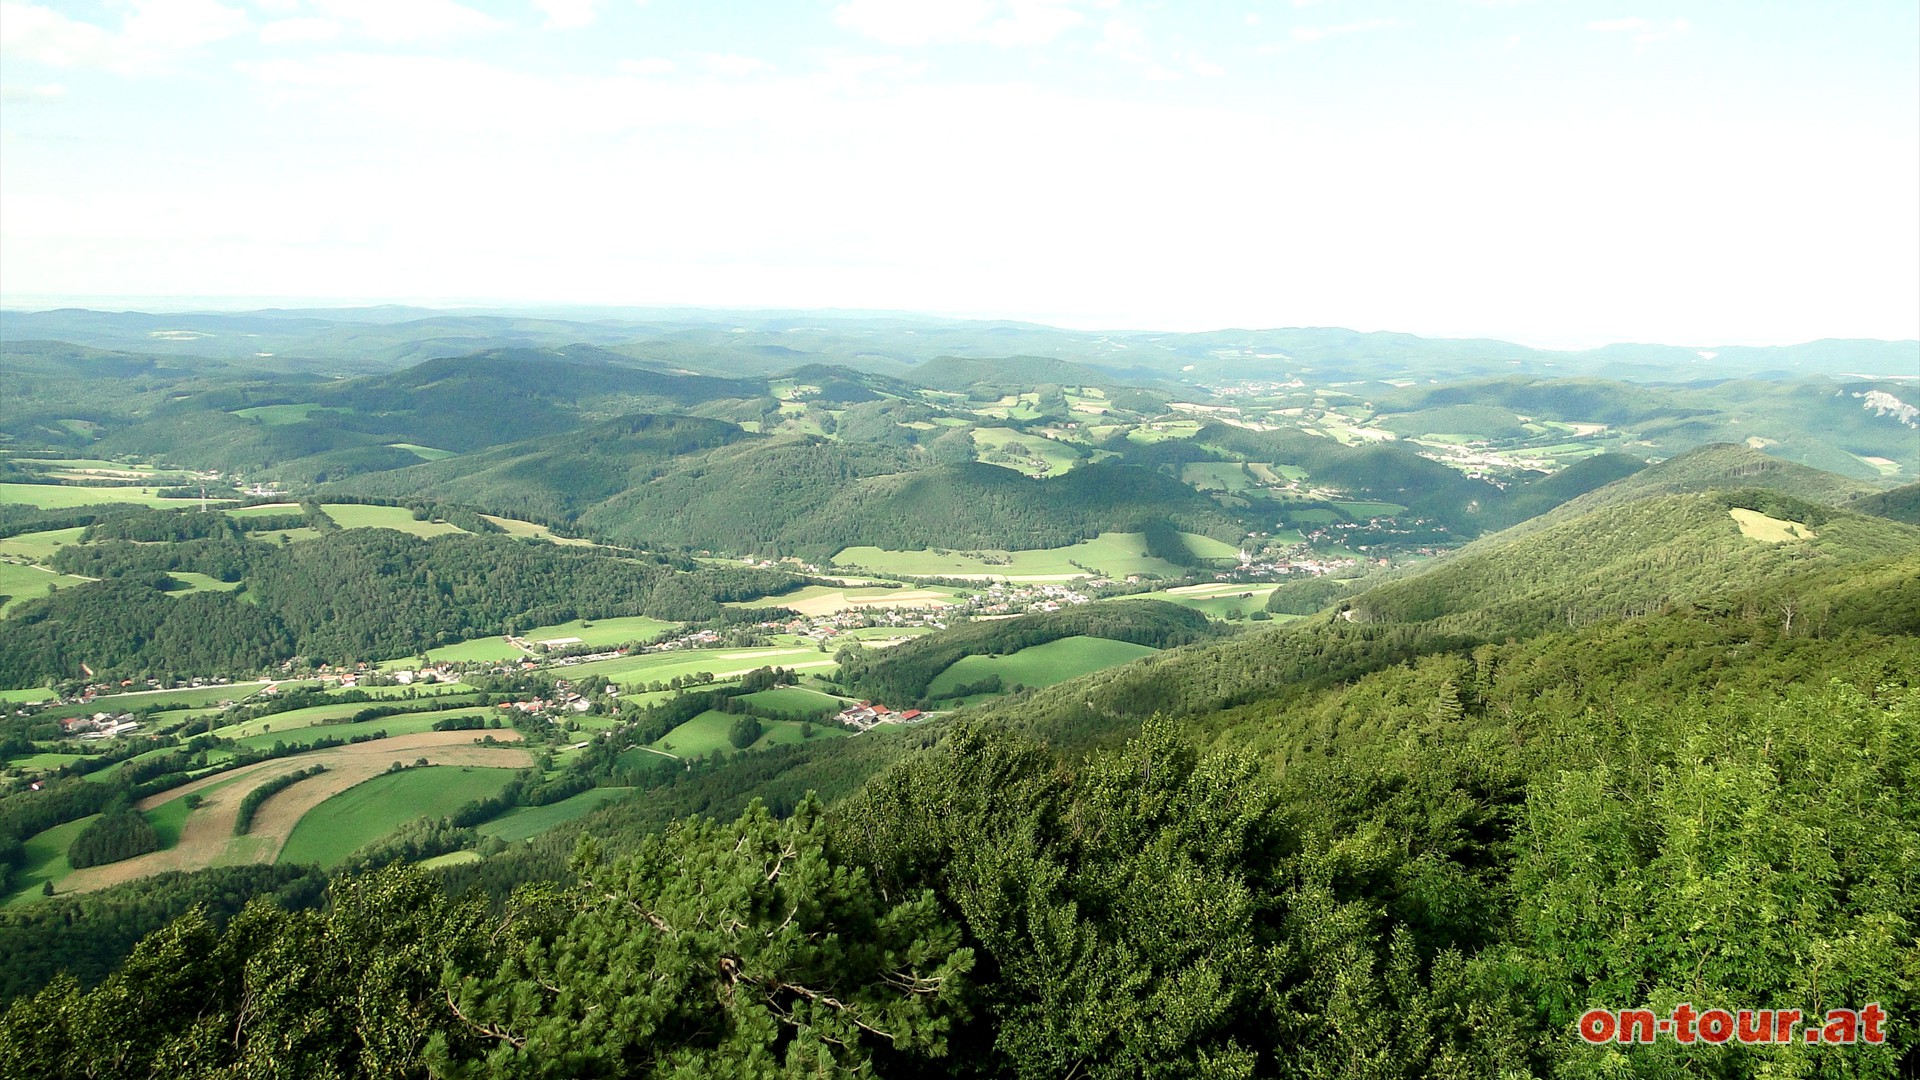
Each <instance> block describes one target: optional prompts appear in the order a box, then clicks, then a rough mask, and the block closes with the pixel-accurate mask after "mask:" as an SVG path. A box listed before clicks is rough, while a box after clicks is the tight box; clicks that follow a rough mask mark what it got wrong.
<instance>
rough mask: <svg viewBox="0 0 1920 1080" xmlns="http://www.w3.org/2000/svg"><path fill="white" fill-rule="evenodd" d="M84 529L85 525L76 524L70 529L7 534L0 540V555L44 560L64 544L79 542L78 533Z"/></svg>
mask: <svg viewBox="0 0 1920 1080" xmlns="http://www.w3.org/2000/svg"><path fill="white" fill-rule="evenodd" d="M86 531H87V530H86V529H85V527H83V526H78V525H76V526H74V527H73V528H71V529H48V530H46V531H44V532H30V533H21V534H20V535H19V536H9V537H7V538H5V539H3V540H0V556H4V557H6V558H10V559H31V560H32V561H34V562H45V561H46V560H48V559H51V558H53V553H54V552H55V551H58V550H59V549H60V548H61V547H63V546H64V545H67V544H77V543H79V542H80V534H81V533H83V532H86Z"/></svg>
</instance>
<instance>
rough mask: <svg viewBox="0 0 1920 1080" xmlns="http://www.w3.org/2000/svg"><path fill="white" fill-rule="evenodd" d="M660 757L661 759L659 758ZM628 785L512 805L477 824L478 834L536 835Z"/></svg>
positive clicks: (618, 795)
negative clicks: (537, 803) (541, 803)
mask: <svg viewBox="0 0 1920 1080" xmlns="http://www.w3.org/2000/svg"><path fill="white" fill-rule="evenodd" d="M663 760H664V759H663ZM633 792H634V789H633V788H630V787H599V788H590V789H588V790H586V791H583V792H581V793H580V794H578V795H575V796H573V797H571V798H567V799H562V800H560V801H559V802H557V803H548V804H547V805H545V806H516V807H514V808H513V809H512V810H509V811H507V812H506V813H504V814H502V815H500V816H499V817H497V818H494V819H493V820H492V821H489V822H487V823H486V824H484V825H481V826H480V827H479V832H480V834H481V835H482V836H497V837H499V838H500V839H502V840H505V841H507V842H508V843H513V842H515V841H519V840H525V839H527V838H528V837H532V836H538V835H540V834H541V833H543V832H546V831H547V830H548V829H551V828H553V827H554V826H555V825H560V824H563V823H565V822H568V821H572V820H573V819H575V818H578V817H583V816H585V815H587V814H590V813H592V812H593V811H595V810H598V809H599V808H600V807H602V806H605V805H606V804H607V803H610V802H612V801H614V800H615V799H624V798H626V797H627V796H629V795H631V794H633Z"/></svg>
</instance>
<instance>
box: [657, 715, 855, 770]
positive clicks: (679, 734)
mask: <svg viewBox="0 0 1920 1080" xmlns="http://www.w3.org/2000/svg"><path fill="white" fill-rule="evenodd" d="M737 719H739V717H736V716H733V715H731V714H728V713H723V712H721V711H719V710H718V709H708V710H707V711H706V712H703V713H701V714H700V715H698V716H696V717H694V718H693V719H691V720H689V721H687V722H686V723H684V724H681V725H680V726H679V727H677V728H674V729H673V730H672V731H669V732H667V734H666V735H665V736H664V737H662V738H661V739H660V740H659V741H658V742H655V743H654V744H652V745H653V749H655V750H664V751H666V752H667V753H669V754H673V755H674V756H676V757H682V758H694V757H706V756H707V755H708V754H711V753H713V752H714V751H715V750H718V751H720V752H721V753H723V754H737V753H740V751H739V750H736V749H735V748H734V745H733V744H732V743H731V742H729V741H727V732H728V731H729V730H731V729H732V727H733V722H734V721H735V720H737ZM760 726H761V728H762V729H763V730H762V732H761V735H760V738H759V739H757V740H755V741H754V743H753V745H751V746H749V747H747V749H748V750H764V749H766V748H767V747H769V746H775V745H779V744H781V743H797V742H801V741H804V739H805V736H804V735H803V734H802V725H801V724H800V723H798V722H795V721H789V720H762V721H760ZM846 734H847V733H846V732H844V731H842V730H840V729H839V728H837V727H829V726H827V725H825V724H816V725H814V728H813V737H814V738H816V739H818V738H834V737H843V736H845V735H846Z"/></svg>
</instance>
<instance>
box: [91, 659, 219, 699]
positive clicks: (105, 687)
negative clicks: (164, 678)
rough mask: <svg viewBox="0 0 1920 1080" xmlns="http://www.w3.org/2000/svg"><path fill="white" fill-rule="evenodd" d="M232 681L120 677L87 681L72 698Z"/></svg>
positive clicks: (216, 684)
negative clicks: (172, 681) (162, 682)
mask: <svg viewBox="0 0 1920 1080" xmlns="http://www.w3.org/2000/svg"><path fill="white" fill-rule="evenodd" d="M83 666H84V665H83ZM88 674H92V671H91V670H89V671H88ZM232 682H233V680H232V679H228V678H225V677H217V678H211V679H192V680H189V681H185V682H180V683H176V684H174V685H173V686H168V687H163V686H161V685H160V680H159V679H121V680H120V681H119V682H96V683H88V684H87V685H86V686H84V687H81V689H80V693H79V695H78V696H76V697H75V698H74V700H75V701H81V702H86V701H92V700H93V699H94V698H97V697H101V696H103V695H107V694H127V693H139V692H140V690H141V689H146V690H162V689H165V690H178V689H182V688H185V687H189V686H192V687H202V686H227V685H229V684H231V683H232Z"/></svg>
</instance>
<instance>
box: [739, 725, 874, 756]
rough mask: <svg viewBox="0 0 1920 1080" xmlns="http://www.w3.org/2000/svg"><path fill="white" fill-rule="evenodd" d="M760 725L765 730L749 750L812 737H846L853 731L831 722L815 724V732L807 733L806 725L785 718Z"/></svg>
mask: <svg viewBox="0 0 1920 1080" xmlns="http://www.w3.org/2000/svg"><path fill="white" fill-rule="evenodd" d="M760 726H761V727H762V728H764V729H765V730H764V731H763V732H761V735H760V738H759V739H758V740H757V741H756V742H754V744H753V745H752V746H749V747H747V749H749V750H765V749H766V748H767V747H769V746H785V745H788V744H791V743H798V742H807V741H809V740H811V739H844V738H846V737H847V736H849V735H851V734H852V732H849V731H845V730H843V729H841V728H837V727H834V726H833V725H831V724H815V725H813V734H811V735H807V734H805V731H806V725H805V724H800V723H792V722H789V721H785V720H762V721H760Z"/></svg>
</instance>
